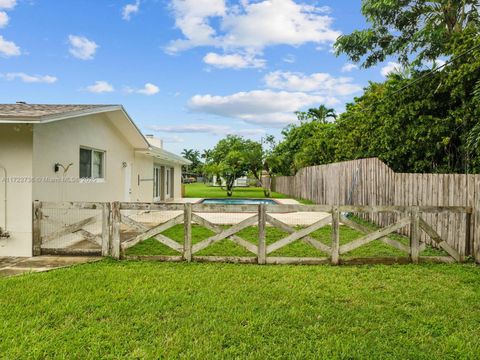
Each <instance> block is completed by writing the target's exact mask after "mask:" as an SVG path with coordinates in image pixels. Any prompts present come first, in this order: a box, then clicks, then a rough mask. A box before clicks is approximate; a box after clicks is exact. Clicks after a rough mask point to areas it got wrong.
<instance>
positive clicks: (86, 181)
mask: <svg viewBox="0 0 480 360" xmlns="http://www.w3.org/2000/svg"><path fill="white" fill-rule="evenodd" d="M103 183H105V179H87V178H84V179H80V184H103Z"/></svg>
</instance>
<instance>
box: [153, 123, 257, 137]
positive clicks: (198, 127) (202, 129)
mask: <svg viewBox="0 0 480 360" xmlns="http://www.w3.org/2000/svg"><path fill="white" fill-rule="evenodd" d="M147 128H148V129H150V130H153V131H157V132H166V133H179V134H212V135H217V136H225V135H228V134H232V135H243V136H254V135H263V134H265V130H263V129H233V128H232V127H230V126H224V125H214V124H188V125H178V126H159V125H153V126H147Z"/></svg>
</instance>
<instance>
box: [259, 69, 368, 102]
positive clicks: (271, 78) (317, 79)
mask: <svg viewBox="0 0 480 360" xmlns="http://www.w3.org/2000/svg"><path fill="white" fill-rule="evenodd" d="M264 80H265V84H266V85H267V86H268V87H269V88H272V89H278V90H287V91H303V92H315V93H317V94H322V95H331V96H346V95H351V94H353V93H356V92H358V91H360V90H362V87H361V86H360V85H357V84H354V83H353V82H352V80H353V79H352V78H349V77H339V78H336V77H333V76H331V75H330V74H327V73H313V74H310V75H305V74H303V73H297V72H295V73H294V72H283V71H274V72H271V73H269V74H267V75H265V79H264Z"/></svg>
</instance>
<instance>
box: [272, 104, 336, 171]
mask: <svg viewBox="0 0 480 360" xmlns="http://www.w3.org/2000/svg"><path fill="white" fill-rule="evenodd" d="M297 117H298V118H299V120H300V123H299V124H291V125H288V126H287V127H286V128H284V129H283V130H282V136H283V140H282V141H280V142H279V143H278V144H277V145H276V146H275V148H274V150H273V151H272V154H271V155H270V156H269V159H270V168H271V170H272V171H273V172H274V173H277V174H284V175H292V174H295V173H296V171H297V170H298V169H299V168H301V167H304V166H310V165H317V164H325V163H329V162H332V161H334V154H335V150H334V149H335V143H334V134H333V133H334V129H335V124H333V123H328V122H323V121H312V120H311V118H309V117H307V118H305V117H303V113H297Z"/></svg>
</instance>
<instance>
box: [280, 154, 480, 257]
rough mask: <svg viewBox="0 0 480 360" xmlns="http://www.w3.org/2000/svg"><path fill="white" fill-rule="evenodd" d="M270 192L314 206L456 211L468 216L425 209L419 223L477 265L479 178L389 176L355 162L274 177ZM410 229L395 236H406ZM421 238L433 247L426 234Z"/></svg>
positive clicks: (379, 216) (382, 217) (368, 216)
mask: <svg viewBox="0 0 480 360" xmlns="http://www.w3.org/2000/svg"><path fill="white" fill-rule="evenodd" d="M272 190H273V191H276V192H279V193H282V194H285V195H288V196H291V197H295V198H301V199H308V200H311V201H313V202H314V203H315V204H320V205H352V206H372V207H377V209H379V207H382V206H387V207H388V206H400V207H411V206H419V207H432V208H435V209H436V208H439V207H459V209H460V208H462V207H464V208H471V209H472V213H471V216H470V217H467V216H466V214H467V212H464V211H454V210H452V209H451V210H450V211H447V212H441V211H440V212H439V211H429V212H428V213H426V214H424V220H425V222H426V223H427V224H428V225H429V226H430V227H432V229H434V230H435V231H436V232H437V233H438V234H440V235H441V236H442V238H443V239H445V241H446V242H447V243H448V244H449V245H450V246H451V247H452V248H454V249H456V250H457V251H458V252H459V253H461V254H462V255H463V256H469V255H473V256H475V258H476V260H477V262H478V263H480V175H465V174H408V173H395V172H394V171H392V169H390V168H389V167H388V166H387V165H385V164H384V163H383V162H382V161H380V160H379V159H377V158H371V159H359V160H352V161H345V162H339V163H333V164H327V165H319V166H311V167H307V168H303V169H300V170H299V171H298V173H297V174H296V175H295V176H280V177H276V178H275V179H274V181H273V182H272ZM362 217H363V218H364V219H365V220H368V221H370V222H373V223H375V224H377V225H378V226H387V225H391V224H393V223H395V222H396V221H398V220H399V215H398V213H396V212H382V211H375V212H370V213H364V214H362ZM410 231H411V228H410V227H404V228H402V229H401V230H400V233H401V234H403V235H406V236H410ZM420 237H421V240H422V241H425V242H427V244H430V245H433V246H437V245H438V244H437V243H436V242H435V241H433V240H432V239H431V238H430V237H429V236H428V234H427V233H426V232H422V233H421V235H420Z"/></svg>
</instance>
